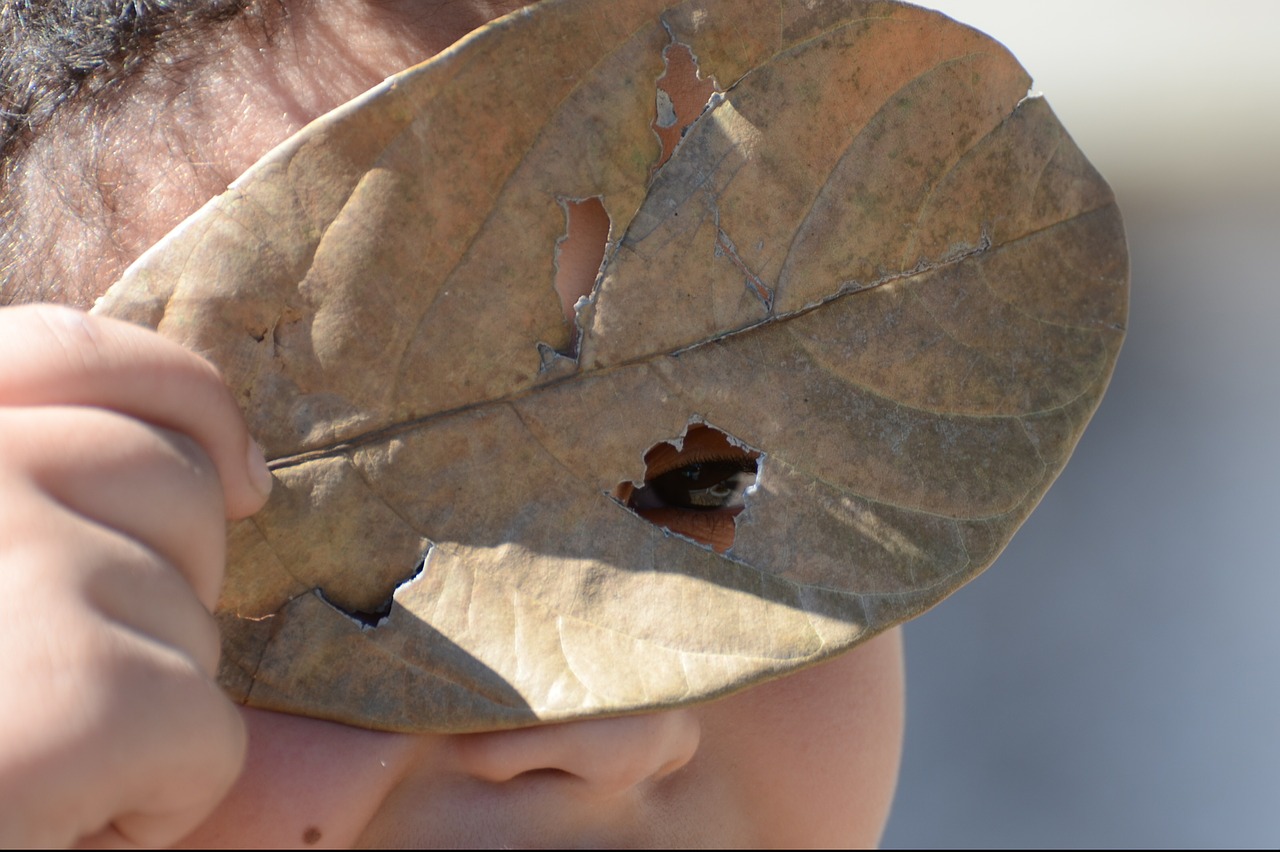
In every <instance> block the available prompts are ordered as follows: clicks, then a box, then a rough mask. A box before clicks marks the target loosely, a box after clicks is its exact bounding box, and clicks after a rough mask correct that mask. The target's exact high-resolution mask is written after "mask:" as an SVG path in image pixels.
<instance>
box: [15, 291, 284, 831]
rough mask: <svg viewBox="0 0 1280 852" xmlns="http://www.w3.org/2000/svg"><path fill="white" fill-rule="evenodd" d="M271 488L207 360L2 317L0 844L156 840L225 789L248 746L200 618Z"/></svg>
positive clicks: (211, 635) (71, 321) (44, 314)
mask: <svg viewBox="0 0 1280 852" xmlns="http://www.w3.org/2000/svg"><path fill="white" fill-rule="evenodd" d="M270 482H271V480H270V475H269V474H268V472H267V469H266V466H265V464H264V463H263V462H262V456H261V452H260V451H258V450H257V448H256V445H254V444H253V442H252V439H251V438H250V437H249V435H248V432H247V430H246V428H245V425H244V421H243V419H242V417H241V414H240V411H239V409H238V407H237V406H236V403H235V400H234V399H233V398H232V396H231V394H230V393H229V392H228V391H227V389H226V387H225V386H224V385H223V383H222V381H221V379H220V377H219V375H218V373H217V371H216V370H215V369H214V368H213V367H212V366H210V365H209V364H208V363H207V362H205V361H203V360H202V359H200V358H198V357H197V356H195V355H192V354H190V353H188V352H186V351H185V350H183V349H182V348H180V347H179V346H177V345H176V344H173V343H170V342H168V341H166V340H164V339H163V338H161V337H160V336H158V335H156V334H154V333H152V332H149V331H146V330H144V329H140V328H137V327H134V326H131V325H127V324H125V323H121V322H117V321H114V320H108V319H103V318H99V317H90V316H87V315H84V314H81V313H79V312H76V311H72V310H70V309H66V308H58V307H51V306H27V307H20V308H6V309H0V507H2V509H0V847H5V848H8V847H17V846H69V845H73V844H82V845H89V846H97V845H113V846H115V845H122V844H123V845H148V846H151V845H164V844H167V843H171V842H173V841H176V840H178V839H179V838H181V837H182V836H183V835H185V834H186V833H187V832H189V831H190V830H191V829H192V828H194V827H195V826H196V825H197V824H198V823H199V822H200V820H202V819H203V818H204V817H205V816H206V815H207V814H208V813H209V812H210V811H211V810H212V809H213V807H214V806H215V805H216V804H217V803H218V802H219V801H220V800H221V799H222V797H223V796H224V795H225V793H226V791H227V790H228V789H229V788H230V786H231V784H232V782H233V781H234V780H235V778H236V776H237V774H238V773H239V771H240V767H241V764H242V763H243V760H244V752H245V746H246V737H245V731H244V725H243V722H242V721H241V718H240V714H239V712H238V711H237V710H236V708H235V707H234V705H232V704H231V702H229V701H228V700H227V698H226V697H225V696H224V695H223V694H222V693H221V691H220V690H219V689H218V686H217V685H216V683H215V682H214V675H215V673H216V669H217V660H218V651H219V640H218V631H217V627H216V626H215V623H214V620H213V618H212V616H211V615H210V611H211V610H212V608H213V606H214V604H215V603H216V601H217V597H218V592H219V588H220V586H221V583H222V577H223V571H224V557H225V546H226V545H225V533H226V530H225V520H226V519H227V518H232V519H234V518H241V517H244V516H246V515H249V514H252V513H253V512H255V511H257V509H258V508H260V507H261V505H262V504H263V502H265V499H266V494H267V492H268V491H269V490H270Z"/></svg>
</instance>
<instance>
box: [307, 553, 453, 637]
mask: <svg viewBox="0 0 1280 852" xmlns="http://www.w3.org/2000/svg"><path fill="white" fill-rule="evenodd" d="M428 555H430V554H429V553H428ZM426 565H427V559H426V557H423V558H422V559H420V560H419V561H418V564H417V566H415V567H414V569H413V571H412V572H410V573H409V574H408V575H407V576H406V577H405V578H404V579H403V580H400V581H399V582H397V583H396V584H395V587H394V588H392V590H391V594H389V595H387V597H386V599H385V600H383V601H382V602H381V603H379V604H378V605H377V606H376V607H374V608H373V609H347V608H346V607H344V606H340V605H339V604H336V603H334V602H333V601H332V600H330V599H329V597H328V596H327V595H325V593H324V589H316V594H318V595H320V600H322V601H324V602H325V603H327V604H328V605H329V606H331V607H333V608H334V609H336V610H337V611H338V612H340V613H342V614H343V615H345V616H346V617H347V618H349V619H351V620H352V621H356V622H359V624H360V626H361V628H363V629H366V630H372V629H374V628H378V627H381V626H382V624H383V622H385V621H386V620H387V616H389V615H391V605H392V604H393V603H394V602H395V594H396V592H395V590H396V589H399V588H400V587H401V586H403V585H404V584H405V583H410V582H413V581H414V580H416V579H417V578H418V576H419V575H420V574H422V570H423V569H424V568H425V567H426Z"/></svg>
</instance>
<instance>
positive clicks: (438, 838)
mask: <svg viewBox="0 0 1280 852" xmlns="http://www.w3.org/2000/svg"><path fill="white" fill-rule="evenodd" d="M288 5H290V6H292V7H293V8H292V16H291V18H290V19H289V22H288V23H287V25H285V27H284V29H283V31H282V32H280V33H278V34H277V36H276V37H275V39H274V41H273V43H272V44H271V46H269V47H266V48H263V49H260V46H259V45H258V44H256V43H250V40H248V39H246V40H245V41H244V42H243V43H240V42H235V41H232V42H231V43H229V44H227V45H222V46H221V49H220V50H219V51H218V52H217V53H216V55H215V56H214V57H213V58H211V59H208V60H206V61H204V62H203V63H202V64H200V65H198V66H197V67H196V69H195V70H194V71H193V74H194V79H193V84H194V86H193V88H192V89H191V90H190V91H191V92H193V94H192V95H190V96H184V98H182V99H178V100H174V99H171V98H169V97H157V98H156V99H155V100H154V101H153V102H152V103H150V105H148V102H147V98H146V97H145V96H144V97H142V98H139V99H137V100H136V101H135V102H134V103H132V104H131V105H130V106H129V108H128V109H126V110H125V111H124V112H123V113H122V116H121V117H120V118H118V119H115V120H114V121H115V123H114V124H113V125H112V126H111V128H110V130H109V132H110V133H111V135H112V137H111V138H113V139H115V140H119V144H118V145H115V146H113V147H112V155H114V156H116V157H118V160H117V161H115V163H114V165H115V166H116V168H117V169H118V171H117V173H118V174H120V175H122V176H124V177H123V178H122V179H121V180H120V182H119V184H118V185H117V186H116V187H115V188H114V190H113V194H112V204H113V205H114V207H113V209H114V216H113V217H112V218H111V220H110V225H109V227H108V228H106V229H105V232H104V233H106V234H107V235H108V236H107V239H108V241H109V242H110V243H111V245H113V246H117V247H121V248H120V255H121V260H122V262H125V261H127V260H129V259H131V257H132V256H133V255H136V254H137V253H138V252H140V251H141V250H142V249H144V248H145V247H146V246H148V245H149V244H151V243H152V242H154V241H155V240H156V239H158V238H159V237H160V236H162V235H163V234H164V233H165V232H166V231H167V230H168V229H169V228H170V227H172V226H173V225H174V224H176V222H177V221H178V220H180V219H181V218H182V217H183V216H185V215H186V214H188V213H190V212H191V211H192V210H193V209H195V207H196V206H198V204H199V203H201V202H203V201H204V199H205V198H207V197H209V196H211V195H214V194H216V193H218V192H220V191H221V190H222V188H223V187H224V186H225V184H226V182H227V180H229V179H230V178H231V177H234V176H235V175H236V174H238V173H239V172H240V171H242V170H243V169H244V168H246V167H247V166H249V165H250V164H251V163H252V162H253V161H254V160H255V159H257V157H258V156H260V155H261V154H262V153H264V152H265V151H266V150H267V149H268V148H269V147H270V146H271V145H273V144H274V143H276V142H278V141H280V140H281V139H283V138H284V137H285V136H287V135H288V134H289V133H291V132H292V131H294V130H296V129H298V127H300V126H301V124H303V123H305V122H306V121H307V120H310V119H311V118H314V117H315V116H317V115H319V114H321V113H323V112H324V111H326V110H328V109H330V108H332V107H334V106H337V105H338V104H340V103H342V102H343V101H345V100H346V99H348V98H350V97H352V96H354V95H356V94H358V93H359V92H361V91H363V90H364V89H365V88H367V87H369V86H371V85H373V84H374V83H376V82H378V81H379V80H381V79H382V78H383V77H385V76H387V75H389V74H391V73H394V72H395V71H398V70H400V69H401V68H404V67H407V66H409V65H412V64H415V63H416V62H418V61H421V60H422V59H423V58H425V57H426V56H428V55H430V54H431V53H432V52H435V51H437V50H439V49H441V48H443V47H445V46H447V45H448V44H450V43H451V42H452V41H454V40H455V39H456V38H458V37H460V36H461V35H463V34H465V33H466V32H467V31H468V30H470V29H472V28H474V27H475V26H477V25H479V24H480V23H482V22H483V21H484V20H485V19H487V18H488V17H490V16H491V15H492V14H493V13H494V12H501V11H505V8H504V7H505V6H510V5H519V4H514V3H509V4H484V3H474V4H465V3H456V2H455V3H449V2H438V3H437V2H430V0H419V2H411V1H410V0H404V2H389V0H380V1H379V2H375V0H338V2H330V3H323V4H310V3H308V4H303V3H297V4H288ZM491 7H492V8H491ZM175 140H178V141H180V143H181V144H180V146H179V145H177V144H175ZM63 144H65V145H70V146H74V145H75V144H76V142H75V139H74V133H73V134H71V136H70V137H67V138H66V139H65V140H64V142H63ZM80 251H81V252H84V253H85V254H86V256H87V257H94V256H98V257H101V256H109V253H104V254H97V253H96V250H95V248H94V246H93V245H85V246H82V248H81V249H80ZM74 260H75V259H74V258H66V259H64V260H63V262H62V264H61V265H62V266H63V267H64V268H81V269H83V268H91V267H87V266H83V265H79V266H78V265H77V264H76V263H75V262H74ZM118 271H119V269H118V268H115V267H114V266H112V265H111V264H110V263H107V264H106V265H105V266H104V267H101V272H100V274H98V275H97V276H95V277H94V280H90V281H82V282H80V284H81V286H82V287H83V288H84V289H82V290H81V291H80V292H79V293H78V294H75V293H72V294H71V297H72V298H73V299H74V298H80V299H85V298H92V296H93V295H95V294H96V293H99V292H101V290H102V289H103V288H104V287H105V286H106V284H108V283H109V282H110V280H111V279H112V278H113V277H114V275H115V274H116V273H117V272H118ZM245 713H246V717H247V720H248V724H249V730H250V756H249V762H248V765H247V768H246V770H245V772H244V774H243V776H242V777H241V779H240V781H239V783H238V784H237V786H236V788H235V789H234V790H233V792H232V794H231V796H230V797H229V798H228V799H227V800H226V801H225V802H224V803H223V805H222V806H221V807H220V808H219V809H218V811H217V812H216V813H215V814H214V815H213V817H212V818H211V819H210V820H209V821H208V822H207V823H206V824H205V825H204V827H202V828H201V829H200V830H199V831H198V832H197V833H196V834H195V835H193V836H192V837H191V838H190V843H191V844H193V845H205V844H210V845H253V844H262V845H266V846H274V845H282V846H297V845H310V844H316V845H325V846H328V845H370V846H375V845H376V846H383V845H429V846H459V845H465V846H471V845H485V846H497V845H506V846H558V847H564V846H583V845H585V846H615V845H644V846H657V845H677V844H679V845H685V844H696V845H753V846H763V845H789V846H803V845H814V846H818V845H840V846H846V845H873V844H875V843H876V842H877V841H878V839H879V836H880V832H881V830H882V828H883V826H884V822H885V820H886V818H887V816H888V809H889V804H890V800H891V798H892V793H893V788H894V783H895V781H896V777H897V766H898V758H899V751H900V746H901V736H902V723H903V674H902V648H901V640H900V636H899V634H898V631H897V630H894V631H891V632H890V633H888V634H885V635H883V636H881V637H879V638H877V639H875V640H873V641H871V642H869V643H867V644H864V645H862V646H860V647H859V648H857V649H856V650H854V651H852V652H850V653H848V654H845V655H844V656H842V657H839V658H838V659H836V660H834V661H831V662H828V663H825V664H823V665H819V666H817V667H814V668H812V669H809V670H807V671H804V672H801V673H799V674H794V675H791V676H789V677H786V678H783V679H781V680H778V681H774V682H772V683H768V684H765V685H763V686H758V687H755V688H753V689H750V690H747V691H745V692H742V693H739V694H737V695H735V696H732V697H729V698H725V699H722V700H719V701H716V702H713V703H710V704H706V705H702V706H699V707H694V708H691V709H682V710H675V711H670V712H666V713H660V714H653V715H647V716H636V717H627V718H618V719H607V720H595V721H587V722H576V723H569V724H564V725H555V726H547V727H540V728H532V729H526V730H520V731H509V732H498V733H490V734H477V735H465V736H410V735H399V734H385V733H372V732H368V731H363V730H358V729H355V728H348V727H344V726H341V725H335V724H330V723H326V722H320V721H316V720H311V719H305V718H300V717H290V716H282V715H275V714H271V713H265V712H259V711H245Z"/></svg>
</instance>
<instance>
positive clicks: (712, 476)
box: [628, 459, 756, 512]
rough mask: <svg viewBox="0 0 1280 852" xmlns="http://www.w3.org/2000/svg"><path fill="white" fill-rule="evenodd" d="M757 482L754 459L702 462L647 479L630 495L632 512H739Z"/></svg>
mask: <svg viewBox="0 0 1280 852" xmlns="http://www.w3.org/2000/svg"><path fill="white" fill-rule="evenodd" d="M755 481H756V463H755V459H729V460H722V461H701V462H693V463H692V464H687V465H684V466H683V467H678V468H676V469H675V470H670V471H667V472H666V473H664V474H662V475H660V476H656V477H654V478H653V479H648V480H645V483H644V485H643V486H641V487H640V488H637V489H635V491H633V492H631V499H630V500H629V501H628V505H629V506H630V507H631V508H633V509H662V508H671V509H686V510H689V511H695V512H696V511H708V510H713V509H740V508H742V495H743V494H744V493H745V492H746V490H747V489H748V488H750V487H751V486H752V485H754V484H755Z"/></svg>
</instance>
